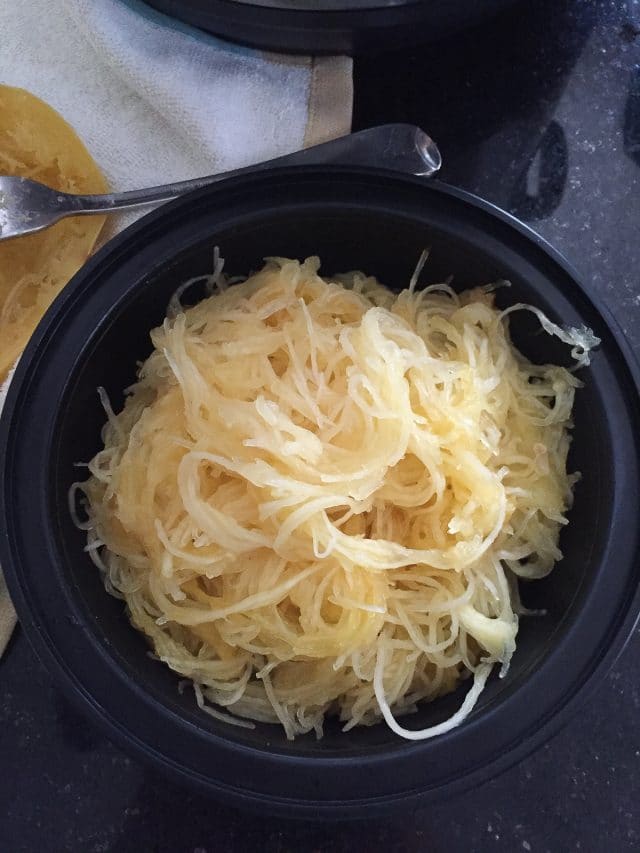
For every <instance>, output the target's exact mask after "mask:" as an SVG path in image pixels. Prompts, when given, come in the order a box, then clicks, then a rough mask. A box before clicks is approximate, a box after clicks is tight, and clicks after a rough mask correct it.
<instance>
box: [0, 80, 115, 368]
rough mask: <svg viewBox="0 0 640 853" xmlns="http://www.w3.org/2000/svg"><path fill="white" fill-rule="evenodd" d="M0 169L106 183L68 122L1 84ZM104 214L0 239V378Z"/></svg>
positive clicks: (53, 180)
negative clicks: (33, 232)
mask: <svg viewBox="0 0 640 853" xmlns="http://www.w3.org/2000/svg"><path fill="white" fill-rule="evenodd" d="M0 174H2V175H20V176H22V177H26V178H32V179H33V180H36V181H40V182H41V183H43V184H46V185H47V186H49V187H53V188H54V189H57V190H63V191H65V192H77V193H100V192H105V191H106V190H107V183H106V181H105V179H104V176H103V175H102V173H101V172H100V169H99V168H98V167H97V165H96V164H95V162H94V160H93V158H92V157H91V155H90V154H89V152H88V151H87V149H86V148H85V147H84V145H83V143H82V142H81V140H80V139H79V138H78V136H77V134H76V133H75V131H74V130H73V128H72V127H71V126H70V125H69V124H67V122H66V121H65V120H64V119H63V118H62V116H61V115H60V114H59V113H57V112H56V111H55V110H54V109H52V108H51V107H50V106H48V104H45V103H44V101H41V100H40V99H39V98H36V97H35V95H32V94H30V93H29V92H26V91H25V90H24V89H16V88H12V87H10V86H0ZM104 220H105V217H104V216H90V217H73V218H71V219H66V220H63V221H62V222H59V223H57V225H54V226H53V227H52V228H49V229H47V230H46V231H41V232H40V233H38V234H29V235H28V236H26V237H16V238H14V239H11V240H5V241H3V242H0V383H1V382H2V381H3V380H4V379H5V378H6V376H7V373H8V372H9V370H10V369H11V366H12V365H13V364H14V362H15V361H16V359H17V358H18V356H19V355H20V353H21V352H22V350H23V349H24V347H25V345H26V343H27V341H28V340H29V337H30V336H31V334H32V332H33V331H34V329H35V327H36V326H37V324H38V322H39V321H40V319H41V317H42V315H43V314H44V313H45V311H46V310H47V308H48V307H49V305H50V304H51V303H52V302H53V300H54V298H55V297H56V296H57V294H58V293H59V292H60V291H61V290H62V288H63V287H64V285H65V284H66V283H67V282H68V281H69V279H70V278H71V277H72V276H73V275H74V273H75V272H77V270H78V269H79V268H80V267H81V266H82V264H83V263H84V262H85V260H86V259H87V257H88V256H89V255H90V253H91V250H92V249H93V247H94V245H95V242H96V239H97V237H98V235H99V233H100V230H101V229H102V226H103V224H104Z"/></svg>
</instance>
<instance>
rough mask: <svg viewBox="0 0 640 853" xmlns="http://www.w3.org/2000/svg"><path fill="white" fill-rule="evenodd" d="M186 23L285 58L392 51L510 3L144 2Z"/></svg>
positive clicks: (464, 25)
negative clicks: (279, 52)
mask: <svg viewBox="0 0 640 853" xmlns="http://www.w3.org/2000/svg"><path fill="white" fill-rule="evenodd" d="M146 2H147V4H148V5H149V6H153V7H154V8H155V9H157V10H158V11H159V12H164V13H165V14H167V15H171V16H173V17H175V18H178V19H179V20H181V21H184V22H186V23H188V24H193V25H194V26H197V27H201V28H202V29H203V30H208V31H209V32H210V33H215V34H216V35H219V36H224V38H228V39H231V40H232V41H238V42H242V43H243V44H247V45H250V46H252V47H261V48H265V49H267V50H277V51H282V52H289V53H312V54H325V53H348V54H358V53H367V52H370V51H374V52H380V51H390V50H398V49H400V48H402V47H405V46H407V45H412V44H420V43H424V42H430V41H435V40H436V39H440V38H443V37H444V36H448V35H452V34H454V33H456V32H458V31H460V30H464V29H467V28H469V27H472V26H474V25H475V24H478V23H479V22H480V21H483V20H487V19H490V18H491V17H493V16H495V15H496V14H497V13H498V12H499V11H501V10H502V9H506V8H507V7H508V6H511V5H513V4H514V3H515V2H516V0H146Z"/></svg>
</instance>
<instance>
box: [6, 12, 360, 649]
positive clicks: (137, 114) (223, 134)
mask: <svg viewBox="0 0 640 853" xmlns="http://www.w3.org/2000/svg"><path fill="white" fill-rule="evenodd" d="M0 83H4V84H8V85H11V86H20V87H22V88H24V89H28V90H29V91H30V92H33V94H35V95H38V96H39V97H41V98H43V99H44V100H45V101H47V102H48V103H49V104H50V105H51V106H52V107H54V108H55V109H57V110H58V111H59V112H60V113H61V114H62V116H64V118H65V119H66V120H67V121H68V122H69V123H70V124H71V125H73V127H74V128H75V129H76V131H77V132H78V134H79V135H80V137H81V139H82V140H83V142H84V143H85V145H86V146H87V148H88V149H89V151H90V152H91V154H92V155H93V157H94V158H95V160H96V161H97V163H98V164H99V166H100V167H101V169H102V170H103V172H104V174H105V175H106V177H107V180H108V181H109V183H110V185H111V187H112V188H113V189H114V190H125V189H134V188H137V187H144V186H150V185H153V184H160V183H167V182H169V181H175V180H182V179H186V178H193V177H198V176H200V175H208V174H212V173H214V172H220V171H226V170H228V169H234V168H238V167H240V166H245V165H248V164H251V163H255V162H258V161H260V160H264V159H268V158H271V157H277V156H279V155H282V154H287V153H289V152H291V151H295V150H297V149H300V148H302V147H305V146H308V145H313V144H316V143H318V142H323V141H326V140H328V139H331V138H333V137H335V136H340V135H342V134H344V133H348V132H349V130H350V127H351V106H352V90H353V87H352V78H351V60H350V59H348V58H347V57H323V58H311V57H294V56H281V55H276V54H272V53H264V52H262V51H257V50H251V49H248V48H244V47H239V46H237V45H233V44H230V43H228V42H225V41H222V40H220V39H217V38H214V37H213V36H209V35H206V34H204V33H201V32H200V31H198V30H196V29H194V28H191V27H188V26H185V25H182V24H178V23H176V22H175V21H173V20H171V19H169V18H167V17H166V16H164V15H161V14H159V13H157V12H155V11H153V10H152V9H151V8H150V7H148V6H146V5H145V4H144V3H141V2H139V0H57V2H51V0H19V1H18V2H9V0H0ZM139 215H141V213H136V214H131V215H128V216H127V217H124V218H123V217H120V218H119V219H118V220H116V219H114V218H112V219H111V220H109V223H108V227H107V229H106V230H105V235H107V236H108V235H109V234H111V233H113V231H114V230H117V229H118V228H120V227H122V225H123V224H125V223H126V222H129V221H131V219H132V218H135V217H136V216H139ZM0 346H1V342H0ZM0 398H1V395H0ZM6 609H7V603H6V591H5V590H4V584H3V583H2V582H0V654H2V651H3V649H4V647H5V645H6V640H7V639H8V634H10V630H9V627H11V628H12V627H13V618H14V617H13V615H12V614H11V613H10V612H9V613H8V615H7V614H5V610H6Z"/></svg>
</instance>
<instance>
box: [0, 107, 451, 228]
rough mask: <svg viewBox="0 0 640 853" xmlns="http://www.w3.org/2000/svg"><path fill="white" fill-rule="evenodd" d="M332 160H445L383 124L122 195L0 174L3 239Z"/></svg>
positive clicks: (433, 168) (413, 165)
mask: <svg viewBox="0 0 640 853" xmlns="http://www.w3.org/2000/svg"><path fill="white" fill-rule="evenodd" d="M331 163H337V164H340V165H349V166H379V167H382V168H386V169H394V170H396V171H400V172H405V173H408V174H411V175H420V176H424V177H429V176H431V175H433V174H435V172H437V171H438V169H439V168H440V166H441V164H442V159H441V157H440V152H439V151H438V146H437V145H436V144H435V142H434V141H433V140H432V139H431V138H430V137H429V136H427V134H426V133H425V132H424V131H423V130H421V129H420V128H419V127H416V126H415V125H412V124H384V125H380V126H379V127H372V128H370V129H369V130H361V131H359V132H358V133H352V134H350V135H349V136H341V137H339V138H338V139H334V140H332V141H331V142H324V143H322V144H321V145H314V146H312V147H311V148H306V149H305V150H304V151H296V152H295V153H294V154H287V155H285V156H284V157H276V158H275V159H273V160H266V161H265V162H263V163H257V164H256V165H253V166H247V167H245V168H243V169H234V170H233V171H230V172H221V173H219V174H217V175H208V176H207V177H205V178H194V179H193V180H190V181H178V182H177V183H173V184H165V185H164V186H160V187H149V188H148V189H142V190H132V191H131V192H124V193H107V194H105V195H75V194H73V193H63V192H58V191H57V190H52V189H51V188H50V187H46V186H45V185H44V184H41V183H38V182H37V181H31V180H29V179H28V178H17V177H10V176H0V240H7V239H8V238H10V237H20V236H23V235H24V234H32V233H33V232H34V231H41V230H42V229H43V228H48V227H49V226H50V225H53V224H54V223H55V222H58V221H59V220H60V219H63V218H64V217H65V216H79V215H91V214H95V213H113V212H114V211H117V210H123V209H125V208H130V207H141V206H142V205H149V204H159V203H161V202H164V201H169V200H171V199H173V198H177V196H179V195H182V194H183V193H186V192H189V190H195V189H199V188H200V187H205V186H208V185H209V184H213V183H215V182H216V181H221V180H225V179H227V178H232V177H236V176H237V175H244V174H248V173H251V172H257V171H262V170H264V169H273V168H275V167H278V166H300V165H314V166H322V165H328V164H331Z"/></svg>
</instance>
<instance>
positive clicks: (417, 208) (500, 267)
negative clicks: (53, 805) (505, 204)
mask: <svg viewBox="0 0 640 853" xmlns="http://www.w3.org/2000/svg"><path fill="white" fill-rule="evenodd" d="M214 245H218V246H219V247H220V249H221V251H222V254H223V255H224V257H225V258H226V261H227V269H228V270H229V271H230V272H236V273H246V272H248V271H250V270H251V269H252V268H256V267H257V266H259V265H260V263H261V259H262V258H263V257H264V256H265V255H289V256H294V257H299V258H303V257H305V256H307V255H310V254H319V255H320V256H321V258H322V260H323V270H324V271H325V272H326V273H332V272H337V271H343V270H347V269H353V268H360V269H364V270H366V271H368V272H370V273H374V274H376V275H377V276H378V277H379V278H380V279H381V280H382V281H383V282H385V283H387V284H388V285H390V286H392V287H396V288H399V287H401V286H403V285H405V284H406V282H407V281H408V279H409V276H410V274H411V272H412V269H413V267H414V265H415V263H416V259H417V258H418V255H419V254H420V252H421V250H422V249H423V248H424V247H431V255H430V258H429V262H428V265H427V267H426V270H425V273H424V276H423V278H424V279H425V280H427V279H431V280H439V279H442V278H444V277H445V276H448V275H450V274H453V275H454V277H455V278H454V285H455V286H457V287H459V288H463V287H465V286H469V285H473V284H478V283H484V282H490V281H493V280H495V279H497V278H503V277H504V278H508V279H510V281H511V282H512V287H511V288H510V289H506V288H505V289H502V290H500V291H499V299H500V300H501V301H502V303H503V304H504V305H506V304H510V303H513V302H517V301H525V302H530V303H533V304H535V305H537V306H539V307H540V308H542V309H543V310H544V311H545V312H547V313H548V315H549V316H550V317H551V318H552V319H554V320H556V321H559V322H562V323H564V324H568V325H571V326H580V325H583V324H584V325H586V326H589V327H590V328H592V329H593V330H594V331H595V332H596V334H597V335H598V336H599V337H600V338H601V339H602V343H601V345H600V347H599V349H598V351H597V352H596V354H595V356H594V358H593V363H592V366H591V367H589V368H588V369H586V370H584V371H583V373H582V378H583V379H584V381H585V386H584V388H583V389H582V390H581V391H580V392H579V393H578V396H577V401H576V408H575V422H576V427H575V440H574V444H573V447H572V451H571V458H570V463H571V467H572V468H573V469H578V470H581V471H582V473H583V477H582V480H581V481H580V483H579V484H578V486H577V488H576V499H575V505H574V507H573V509H572V511H571V523H570V524H569V526H568V527H567V528H566V529H565V531H564V533H563V536H562V541H561V546H562V549H563V551H564V554H565V558H564V560H563V561H562V562H561V563H559V565H558V566H557V567H556V568H555V570H554V571H553V573H552V574H551V575H550V576H549V577H548V578H546V579H544V580H542V581H537V582H534V583H531V584H528V585H523V588H524V593H523V594H524V599H525V603H527V604H529V605H530V606H532V607H544V608H546V610H547V613H546V615H545V616H537V617H529V618H526V619H523V620H522V622H521V630H520V634H519V638H518V649H517V652H516V654H515V656H514V659H513V662H512V666H511V669H510V671H509V674H508V676H507V677H506V678H505V679H503V680H500V679H499V678H498V677H497V676H494V677H492V679H491V680H490V682H489V685H488V687H487V689H486V691H485V692H484V693H483V695H482V697H481V699H480V701H479V703H478V705H477V708H476V709H475V711H474V712H473V714H472V715H471V716H470V717H469V719H468V720H467V721H466V722H465V723H464V724H463V725H462V726H460V727H459V728H457V729H455V730H453V731H451V732H450V733H448V734H446V735H443V736H441V737H438V738H435V739H433V740H430V741H425V742H422V743H409V742H407V741H404V740H402V739H399V738H398V737H396V736H395V735H394V734H392V733H391V732H390V731H389V730H388V729H387V728H386V726H385V725H383V724H380V725H377V726H374V727H371V728H362V729H356V730H353V731H351V732H349V733H348V734H345V733H342V732H341V731H340V730H339V728H338V726H337V725H335V724H329V725H328V727H327V733H326V736H325V737H324V739H323V740H321V741H316V740H315V739H314V738H313V737H312V736H309V737H303V738H299V739H298V740H296V741H295V742H294V743H291V742H287V740H286V739H285V737H284V734H283V732H282V731H281V730H280V728H278V727H276V726H270V725H260V726H258V727H257V728H256V729H255V731H245V730H242V729H237V728H235V727H231V726H227V725H225V724H223V723H219V722H217V721H216V720H213V719H211V718H210V717H208V716H206V715H205V714H203V713H201V712H199V711H198V710H197V708H196V707H195V703H194V700H193V695H192V694H191V692H190V691H188V692H187V693H186V694H185V695H183V696H181V695H180V694H179V693H178V690H177V682H178V677H177V676H176V675H175V674H174V673H172V672H171V671H170V670H169V669H167V668H166V667H165V666H164V665H163V664H161V663H158V662H156V661H154V660H152V659H150V657H149V655H148V647H147V644H146V642H145V640H144V638H143V637H142V636H140V635H139V634H138V633H137V632H136V631H134V629H133V628H131V626H130V625H129V623H128V621H127V619H126V617H125V615H124V613H123V607H122V603H121V602H119V601H116V600H115V599H113V598H111V597H110V596H108V595H107V594H106V592H105V591H104V589H103V586H102V583H101V580H100V578H99V576H98V572H97V571H96V569H95V568H94V566H93V565H92V563H91V562H90V561H89V559H88V558H87V556H86V554H84V553H83V550H82V549H83V544H84V541H83V534H82V533H81V532H79V531H78V530H76V528H75V527H74V526H73V524H72V522H71V519H70V517H69V512H68V509H67V491H68V489H69V486H70V484H71V483H72V482H73V481H74V479H76V478H77V477H78V469H76V468H74V462H77V461H79V460H87V459H89V458H90V457H91V456H92V455H93V454H94V453H95V451H96V450H97V449H98V446H99V432H100V427H101V425H102V423H103V421H104V414H103V411H102V409H101V406H100V403H99V400H98V396H97V394H96V387H97V386H98V385H104V386H105V387H106V389H107V391H108V393H109V395H110V397H111V400H112V401H113V403H114V405H115V406H116V407H118V406H120V404H121V403H122V389H123V388H125V387H126V386H127V385H129V384H130V383H131V381H132V380H133V378H134V373H135V364H136V361H137V360H139V359H143V358H145V356H146V355H147V354H148V353H149V352H150V342H149V335H148V332H149V329H151V328H152V327H153V326H154V325H156V324H158V323H159V322H160V321H161V320H162V318H163V316H164V313H165V308H166V306H167V302H168V300H169V297H170V295H171V293H172V292H173V291H174V289H175V288H176V285H177V284H178V283H180V282H181V281H183V280H184V279H186V278H188V277H191V276H193V275H196V274H199V273H202V272H205V271H208V270H210V269H211V264H212V251H213V247H214ZM512 328H513V332H514V337H515V341H516V343H517V345H518V346H519V347H520V348H521V349H522V350H523V351H524V352H526V353H527V354H528V355H529V357H530V358H532V359H534V360H545V361H547V360H549V361H557V362H565V363H566V362H567V353H566V347H563V346H562V345H560V344H558V342H557V341H555V340H554V339H551V338H550V337H549V336H547V335H545V334H540V332H539V327H538V325H537V323H536V322H534V321H533V320H532V318H531V317H530V316H529V315H528V314H524V313H522V314H518V315H514V318H513V325H512ZM638 435H640V411H639V405H638V370H637V368H636V365H635V362H634V361H633V359H632V358H631V356H630V354H629V351H628V349H627V347H626V344H625V343H624V340H623V339H622V337H621V336H620V335H619V333H618V332H617V330H615V329H614V328H613V326H612V323H611V321H610V319H608V318H607V316H606V315H605V314H603V312H602V310H601V309H600V310H599V309H597V308H596V307H595V306H594V304H593V302H592V300H591V299H590V298H589V297H588V296H587V295H586V293H585V292H584V290H583V289H581V287H580V286H579V285H578V283H577V282H576V279H575V276H574V274H573V273H572V272H571V271H570V270H569V269H568V268H567V266H566V265H565V264H564V263H563V261H562V260H561V259H560V258H559V257H558V256H557V255H556V254H555V253H554V252H553V250H551V249H550V248H549V247H548V246H547V245H546V244H544V243H543V241H542V240H540V238H538V237H537V236H536V235H535V234H533V233H532V232H530V231H528V230H527V229H526V228H525V227H524V226H522V225H520V224H518V223H517V222H515V221H514V220H513V219H511V218H510V217H508V216H507V215H506V214H504V213H502V212H500V211H498V210H496V209H495V208H492V207H491V206H490V205H488V204H486V203H485V202H482V201H480V200H478V199H476V198H473V197H472V196H469V195H466V194H464V193H462V192H460V191H458V190H455V189H452V188H450V187H447V186H444V185H439V184H437V183H433V182H428V181H424V180H419V179H413V178H403V177H398V176H394V175H392V174H390V173H386V172H381V171H368V170H353V169H341V168H339V167H335V168H332V169H327V168H324V169H315V168H308V169H289V170H281V171H277V172H272V173H264V174H261V175H260V174H258V175H255V176H252V177H244V178H241V179H236V180H233V181H227V182H224V183H222V184H218V185H217V186H213V187H211V188H208V189H206V190H202V191H199V192H197V193H193V194H191V195H189V196H187V197H185V198H183V199H181V200H179V201H177V202H174V203H173V204H171V205H167V206H165V207H163V208H162V209H160V210H159V211H157V212H155V213H152V214H150V215H149V216H147V217H145V219H144V220H142V221H141V222H140V223H138V224H136V225H135V226H133V227H131V228H129V229H128V230H127V231H125V232H124V233H123V234H121V235H120V236H119V237H117V238H116V239H115V240H113V241H112V242H111V243H109V244H108V246H106V247H105V248H104V249H103V250H102V251H101V252H99V253H98V255H96V256H95V257H94V258H93V260H91V261H90V262H89V263H88V264H87V265H86V266H85V267H84V268H83V269H82V271H81V272H80V273H79V274H78V275H77V276H76V277H75V278H74V279H73V281H72V282H71V283H70V284H69V286H68V287H67V288H66V289H65V291H64V293H63V294H62V295H61V296H60V297H59V298H58V299H57V301H56V302H55V304H54V306H53V307H52V308H51V309H50V311H49V312H48V314H47V316H46V317H45V319H44V320H43V322H42V323H41V325H40V326H39V328H38V330H37V331H36V333H35V335H34V337H33V338H32V340H31V342H30V344H29V346H28V348H27V350H26V352H25V354H24V356H23V358H22V359H21V361H20V365H19V367H18V371H17V373H16V376H15V379H14V381H13V383H12V385H11V390H10V392H9V398H8V400H7V404H6V407H5V411H4V414H3V418H2V423H1V427H0V460H2V461H1V471H0V473H1V476H2V489H1V492H0V521H1V522H2V525H3V529H4V531H5V535H4V536H2V537H1V539H0V561H1V563H2V565H3V567H4V569H5V571H6V574H7V580H8V582H9V586H10V590H11V594H12V596H13V599H14V602H15V605H16V608H17V610H18V615H19V617H20V620H21V622H22V625H23V626H24V629H25V631H26V633H27V635H28V636H29V638H30V639H31V641H32V643H33V645H34V646H35V648H36V650H37V652H38V653H39V655H40V656H41V658H42V660H43V661H44V663H45V665H46V666H47V667H48V669H49V670H50V672H51V673H52V675H54V676H55V677H56V678H57V680H58V682H59V683H60V685H61V686H62V687H63V688H65V689H66V691H67V693H68V694H69V695H70V696H72V697H73V698H75V699H76V700H77V701H78V702H80V704H81V705H83V706H84V707H85V709H86V710H87V711H89V712H90V714H91V715H92V716H93V717H94V718H95V719H96V720H98V721H100V722H101V723H102V724H104V725H105V726H106V728H107V730H108V731H109V733H110V734H111V735H112V736H113V737H114V739H116V740H118V741H119V742H120V743H121V744H123V746H125V747H126V748H129V749H130V750H131V751H133V752H134V753H136V754H137V755H138V756H140V757H143V758H149V759H152V760H153V761H154V762H155V764H156V765H158V766H160V767H162V768H164V769H165V770H167V771H169V772H171V773H172V774H173V775H174V776H175V777H178V778H181V779H183V780H187V781H189V782H191V783H195V784H196V785H199V786H200V787H201V788H204V789H206V790H207V791H209V792H212V793H215V794H216V795H218V796H222V797H226V798H227V799H229V800H231V801H233V802H234V803H236V804H245V805H249V806H253V807H258V808H262V809H263V810H269V811H271V812H272V813H273V812H278V813H282V814H284V815H298V816H302V815H307V816H308V815H325V814H326V815H330V816H334V817H339V816H360V815H364V814H370V813H373V812H376V813H381V812H385V811H390V810H392V809H394V808H398V807H401V806H404V805H409V804H415V803H416V802H418V801H420V802H422V801H425V800H427V799H429V798H430V797H434V796H436V795H442V794H444V793H451V792H453V791H455V790H459V789H462V788H464V787H466V786H471V785H474V784H478V783H479V782H481V781H484V780H486V779H487V778H488V777H489V776H491V775H492V774H494V773H495V772H497V771H498V770H500V769H502V768H504V767H506V766H507V765H508V764H510V763H512V762H513V761H515V760H516V759H517V758H519V757H521V756H523V755H524V754H525V753H527V752H528V751H530V750H531V749H533V748H534V747H535V746H537V745H538V744H540V743H541V741H542V740H543V739H545V738H547V737H548V736H549V734H550V733H551V731H553V730H554V729H555V728H556V727H557V726H558V725H559V724H560V723H561V722H562V721H564V720H566V719H567V717H568V715H569V712H570V710H571V709H573V708H574V707H575V703H576V699H577V698H578V695H581V696H582V695H583V694H584V693H585V692H586V690H587V688H589V687H591V686H592V685H593V684H595V682H596V681H597V680H598V678H600V677H601V676H602V674H603V673H604V672H605V671H606V669H607V668H608V667H609V666H610V665H611V664H612V662H613V660H614V659H615V657H616V655H617V654H618V653H619V652H620V650H621V648H622V646H623V643H624V641H625V639H626V638H627V637H628V635H629V633H630V631H631V630H632V627H633V625H634V623H635V620H636V617H637V614H638V603H639V595H638V576H639V566H638V545H639V542H638V539H639V534H638V524H637V519H638V496H637V484H638V481H639V473H640V471H639V468H640V460H639V453H638V444H637V440H636V436H638ZM464 689H465V688H461V689H460V690H459V691H458V692H457V693H456V694H454V695H452V696H449V697H446V698H444V699H441V700H438V701H437V702H434V703H432V704H427V705H424V706H423V707H422V708H421V709H420V711H419V713H418V714H416V715H414V716H413V717H409V718H406V720H405V723H406V724H407V725H410V726H415V727H420V726H425V725H429V724H433V723H435V722H438V721H440V720H442V719H443V718H444V717H445V716H447V715H449V714H450V713H451V712H452V711H453V709H454V708H457V707H458V706H459V704H460V702H461V697H462V695H463V694H464Z"/></svg>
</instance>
